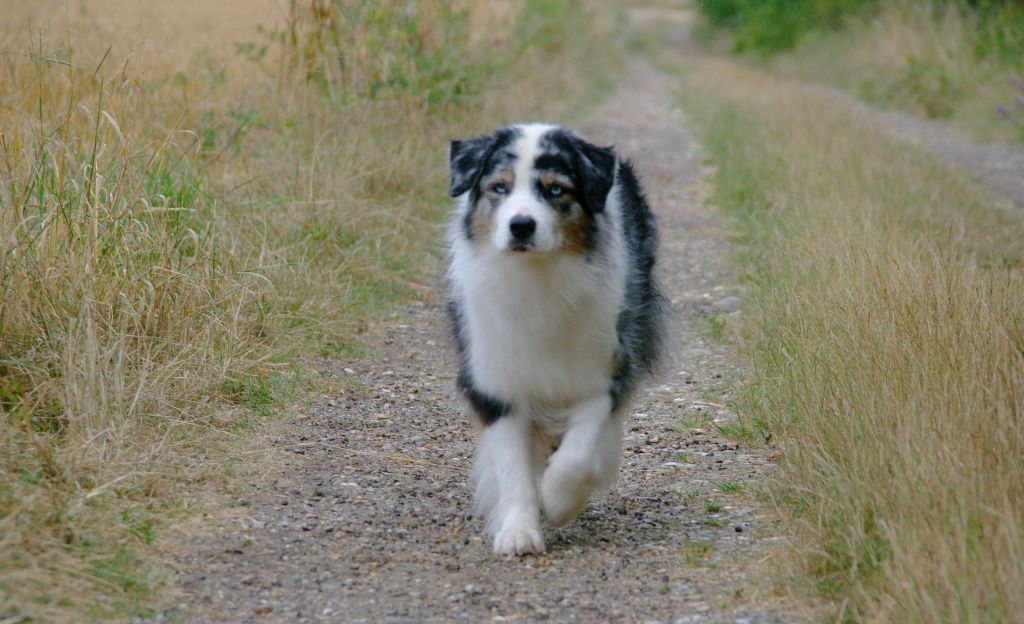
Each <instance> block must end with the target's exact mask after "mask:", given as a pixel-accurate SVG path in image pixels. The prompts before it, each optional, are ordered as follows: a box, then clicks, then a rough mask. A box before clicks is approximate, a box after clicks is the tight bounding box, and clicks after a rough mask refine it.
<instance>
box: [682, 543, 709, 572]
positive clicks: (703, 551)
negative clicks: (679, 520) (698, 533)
mask: <svg viewBox="0 0 1024 624" xmlns="http://www.w3.org/2000/svg"><path fill="white" fill-rule="evenodd" d="M711 549H712V544H711V542H691V543H689V544H687V545H686V546H684V547H683V549H682V551H681V552H680V553H679V557H680V558H681V559H682V561H683V563H684V564H686V565H688V566H690V567H691V568H699V567H702V566H704V565H705V563H704V560H705V559H706V558H707V556H708V555H709V554H710V553H711Z"/></svg>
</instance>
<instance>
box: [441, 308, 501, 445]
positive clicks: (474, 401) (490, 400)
mask: <svg viewBox="0 0 1024 624" xmlns="http://www.w3.org/2000/svg"><path fill="white" fill-rule="evenodd" d="M448 316H449V318H450V319H451V322H452V335H453V336H454V337H455V348H456V349H457V350H458V353H459V374H458V376H457V377H456V381H455V384H456V385H457V386H458V388H459V390H460V391H461V392H462V394H463V396H465V397H466V400H467V401H468V402H469V405H470V407H472V408H473V412H475V413H476V415H477V417H479V418H480V420H481V421H482V422H483V423H484V424H485V425H492V424H494V423H495V422H496V421H497V420H498V419H499V418H501V417H502V416H504V415H505V414H508V413H509V412H511V411H512V405H511V404H509V403H507V402H505V401H502V400H501V399H496V398H494V397H492V396H490V395H487V394H484V393H483V392H480V391H479V390H478V389H477V387H476V384H474V383H473V376H472V375H471V374H470V373H469V345H468V344H466V337H465V336H463V335H462V327H463V324H462V310H461V308H459V304H458V302H457V301H455V299H449V300H448Z"/></svg>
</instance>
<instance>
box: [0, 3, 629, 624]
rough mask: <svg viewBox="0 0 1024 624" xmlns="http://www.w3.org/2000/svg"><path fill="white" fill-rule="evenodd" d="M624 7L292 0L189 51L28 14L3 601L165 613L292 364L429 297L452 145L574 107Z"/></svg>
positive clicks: (4, 449)
mask: <svg viewBox="0 0 1024 624" xmlns="http://www.w3.org/2000/svg"><path fill="white" fill-rule="evenodd" d="M200 4H201V3H200ZM197 10H198V11H199V13H198V14H197V19H200V20H203V19H204V15H205V14H204V13H203V12H202V11H203V10H208V11H215V10H216V7H213V8H208V9H201V8H200V9H197ZM603 10H604V9H603V8H601V7H600V6H596V5H589V4H588V5H584V4H582V3H576V2H574V3H552V2H543V1H532V2H527V3H524V4H523V5H522V6H519V7H514V8H510V7H508V6H505V5H499V6H496V7H493V8H492V5H491V3H485V2H476V1H470V0H467V1H466V2H462V3H457V4H452V3H443V2H439V1H438V2H434V1H425V2H408V1H403V0H392V1H388V2H383V3H367V2H360V1H355V0H353V1H348V0H344V1H343V0H338V1H337V2H326V1H323V0H314V1H313V2H300V1H298V0H295V1H293V2H291V3H290V11H289V13H288V14H287V16H286V19H285V20H284V21H283V23H281V24H279V25H278V26H277V27H275V28H273V29H271V31H269V32H267V33H265V35H262V36H261V35H259V34H258V33H249V36H251V37H252V39H254V40H255V43H254V42H253V41H247V42H242V43H241V44H240V45H238V46H237V55H233V57H232V58H230V59H218V58H217V57H215V56H212V55H211V54H199V55H197V56H195V57H194V58H193V60H191V61H188V62H180V59H176V60H175V62H173V63H172V62H170V61H166V62H165V61H164V60H163V58H162V56H161V55H153V56H148V57H145V62H143V55H142V54H140V53H138V49H139V48H137V47H132V46H127V48H128V51H126V52H125V51H124V48H125V47H126V46H124V43H125V40H131V39H132V38H134V39H136V40H139V39H141V38H142V36H143V35H142V33H141V32H139V31H137V30H134V29H135V28H137V27H139V25H138V24H132V25H131V27H130V28H129V29H128V30H116V29H114V30H110V29H108V28H105V27H101V26H103V25H104V24H107V21H105V20H106V19H107V18H106V16H104V15H102V14H99V15H96V14H90V13H87V12H85V10H84V9H83V12H81V13H79V12H77V11H76V12H72V11H67V12H65V14H64V15H63V16H62V18H61V19H63V20H65V21H64V22H63V23H61V21H60V20H59V19H58V20H55V21H53V22H51V25H50V26H45V25H44V26H43V27H41V29H40V30H34V29H33V30H28V29H27V27H26V24H29V23H31V22H30V21H28V20H25V21H22V20H16V19H12V20H10V21H6V20H5V22H4V27H3V31H2V33H0V37H2V41H3V45H2V46H0V47H2V49H3V52H4V56H3V77H2V78H0V81H2V89H0V109H2V110H3V113H2V115H0V411H2V417H0V462H2V472H0V474H2V477H0V552H2V553H3V556H2V557H0V613H23V614H26V615H30V616H31V617H33V618H36V619H40V620H44V621H47V620H56V621H60V620H73V621H80V619H81V618H83V617H86V618H98V617H107V616H123V615H125V614H129V613H144V612H146V609H147V608H148V606H149V605H151V604H152V601H153V594H152V592H153V590H154V588H155V587H157V586H158V585H159V582H160V580H159V577H158V576H154V574H153V568H152V566H150V565H149V564H148V562H147V561H146V558H147V557H148V556H149V553H150V549H148V548H147V546H148V545H149V544H150V543H152V542H153V541H154V540H156V539H159V538H160V536H161V534H162V528H163V526H164V524H165V523H166V521H167V518H168V517H169V516H170V517H174V516H176V515H177V514H179V513H181V512H183V511H184V510H185V508H186V507H189V506H191V505H193V504H194V503H195V500H194V494H195V492H196V491H201V490H202V488H201V487H200V488H197V487H196V485H197V484H201V483H203V482H205V481H209V480H217V479H222V478H224V475H225V473H226V467H225V466H226V464H228V463H230V462H231V461H233V458H234V456H237V455H239V454H241V453H244V452H245V450H246V449H247V448H249V447H250V446H252V444H253V440H254V439H256V438H257V436H255V435H254V430H258V428H259V423H260V421H261V419H262V418H263V417H265V416H266V415H267V414H268V412H269V411H270V406H271V405H272V402H273V401H274V397H275V396H280V395H282V394H287V390H288V388H289V387H295V386H296V382H295V381H294V380H295V379H299V378H297V377H295V373H294V371H295V367H294V365H293V364H292V361H293V356H294V355H295V354H299V353H319V354H321V355H332V354H337V353H344V352H346V351H351V350H352V348H353V346H354V345H357V344H358V341H359V340H360V338H359V334H360V332H362V331H364V330H365V328H366V327H367V326H368V324H369V323H370V322H371V321H372V320H373V319H374V318H375V317H377V316H378V315H379V314H380V313H381V312H383V311H385V310H387V309H388V308H389V306H390V305H391V304H392V303H393V302H395V301H397V300H401V299H402V298H406V297H409V296H411V293H412V291H410V290H409V288H408V287H407V284H408V282H409V281H410V280H413V279H421V278H422V276H421V275H420V272H421V271H422V270H423V269H422V267H423V266H428V267H429V266H430V262H429V257H430V250H431V249H433V248H436V247H437V241H438V236H439V233H440V228H439V227H438V225H437V221H438V218H439V216H440V214H441V213H442V211H443V206H444V202H443V190H444V188H445V183H444V178H445V156H446V145H447V143H446V140H447V139H448V138H450V137H452V136H456V135H463V134H466V133H470V132H477V131H480V130H483V129H487V128H489V127H492V126H494V125H497V124H501V123H505V122H508V121H512V120H516V119H520V118H525V117H531V116H534V115H546V116H549V115H554V116H557V115H561V114H566V113H567V112H571V111H570V110H569V107H570V106H572V105H573V103H579V102H580V101H581V99H582V98H584V97H586V96H587V95H588V94H589V93H590V92H591V91H590V90H591V89H592V88H593V86H594V81H593V80H590V79H588V78H587V76H588V74H587V72H586V70H585V68H587V67H591V68H592V67H595V64H598V65H599V64H602V63H606V62H610V60H611V58H612V57H611V51H610V50H609V49H608V47H607V46H601V47H600V48H598V47H596V46H595V45H594V44H593V43H592V42H593V41H595V40H596V39H599V38H600V36H601V34H602V33H603V34H604V35H608V36H610V31H609V28H610V25H611V20H610V19H609V18H608V17H607V15H606V14H605V13H602V11H603ZM570 11H571V12H572V14H573V15H574V16H576V17H574V20H573V21H572V28H571V29H570V28H566V27H565V26H566V25H567V24H569V20H567V19H566V18H567V15H568V13H569V12H570ZM580 15H583V16H585V17H583V18H582V19H581V18H580V17H579V16H580ZM602 15H604V17H602ZM207 17H209V16H207ZM37 23H38V22H37ZM204 23H206V22H205V21H204ZM231 34H232V35H236V34H237V33H235V32H232V33H231ZM169 56H173V54H172V55H169ZM570 68H571V69H570ZM589 75H593V73H591V74H589ZM552 94H556V95H554V96H553V95H552ZM425 260H426V261H425ZM187 492H191V493H192V494H193V496H190V495H189V494H188V493H187Z"/></svg>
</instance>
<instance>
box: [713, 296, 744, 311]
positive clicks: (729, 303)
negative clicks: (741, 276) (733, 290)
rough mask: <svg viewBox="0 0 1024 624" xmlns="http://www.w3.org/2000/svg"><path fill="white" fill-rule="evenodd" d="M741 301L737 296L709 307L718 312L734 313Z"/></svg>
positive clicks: (721, 300) (726, 298)
mask: <svg viewBox="0 0 1024 624" xmlns="http://www.w3.org/2000/svg"><path fill="white" fill-rule="evenodd" d="M742 303H743V300H742V299H740V298H739V297H737V296H735V295H734V296H731V297H725V298H724V299H719V300H718V301H716V302H714V303H712V304H711V307H712V308H714V309H716V310H718V311H719V312H725V313H729V312H735V311H736V310H739V309H740V304H742Z"/></svg>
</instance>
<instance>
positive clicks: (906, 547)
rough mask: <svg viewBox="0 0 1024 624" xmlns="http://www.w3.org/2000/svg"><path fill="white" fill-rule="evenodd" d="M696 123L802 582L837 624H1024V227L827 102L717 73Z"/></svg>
mask: <svg viewBox="0 0 1024 624" xmlns="http://www.w3.org/2000/svg"><path fill="white" fill-rule="evenodd" d="M684 85H685V89H684V92H685V94H686V97H685V99H686V102H687V105H688V107H689V109H690V110H691V111H693V112H694V114H695V115H696V116H697V118H698V120H699V122H700V123H701V124H702V125H703V126H704V127H705V129H706V138H707V142H708V145H709V147H710V149H711V151H712V153H713V154H714V156H715V158H716V160H717V161H718V163H719V170H718V173H717V176H716V179H717V184H718V192H717V196H716V199H717V202H718V203H719V204H720V205H721V206H722V207H723V208H724V209H725V210H726V211H727V212H728V213H729V214H730V215H731V216H732V217H733V218H734V219H735V221H736V223H737V224H738V225H739V228H740V231H741V232H742V234H743V243H744V245H743V249H744V252H743V255H742V257H741V261H742V265H743V267H744V268H745V269H746V273H745V275H746V281H747V282H748V288H749V312H750V319H751V320H750V323H749V327H748V336H749V339H750V344H751V347H750V351H749V357H750V358H751V362H752V371H753V378H752V379H751V380H750V384H749V386H748V387H747V388H746V390H745V398H744V401H743V402H742V405H741V407H742V410H741V412H742V415H743V418H744V423H745V425H746V428H747V432H748V433H750V434H751V435H767V434H768V433H771V434H772V435H773V438H774V439H775V440H778V441H779V444H780V445H781V448H782V457H783V459H782V461H781V465H780V469H779V472H778V473H777V474H776V478H775V479H774V481H773V483H772V484H771V485H770V492H771V495H772V497H773V498H774V500H775V501H777V503H778V504H779V505H780V508H781V510H782V512H783V516H784V517H785V518H786V523H787V525H788V528H789V530H790V531H791V532H792V540H791V542H790V545H791V547H792V552H793V557H792V560H791V561H789V562H788V563H789V564H790V566H789V567H788V570H789V571H790V573H791V574H792V575H793V577H794V580H795V581H796V582H797V584H798V586H800V587H802V588H804V589H809V590H810V591H812V592H813V591H817V592H820V593H821V594H823V595H824V596H825V597H826V598H829V599H830V600H832V601H833V602H834V604H835V605H836V607H835V617H836V619H838V620H842V621H862V620H863V621H880V622H1009V621H1016V620H1017V619H1019V617H1020V613H1022V612H1024V595H1022V594H1021V592H1020V588H1021V587H1024V461H1022V459H1024V393H1022V388H1024V297H1021V293H1022V292H1024V262H1022V257H1024V256H1022V252H1024V217H1022V216H1021V215H1020V214H1019V213H1016V212H1011V211H1009V210H1007V209H1006V208H1005V207H1000V206H999V205H997V204H996V203H995V202H994V201H993V199H992V198H991V197H989V196H988V195H986V194H985V193H983V192H981V191H979V190H978V189H977V188H975V187H973V186H971V185H970V184H968V183H967V182H965V181H964V180H963V178H962V177H961V176H959V175H957V174H955V173H953V172H950V171H949V170H947V169H946V168H945V167H944V166H942V165H941V164H939V163H937V162H936V161H934V160H933V159H931V158H928V157H926V156H924V155H922V154H921V153H919V152H916V151H914V150H913V149H910V148H908V147H905V146H902V145H900V144H898V143H895V142H893V141H892V140H890V139H888V138H887V137H886V136H884V135H882V134H881V133H880V132H879V131H877V130H876V129H874V128H873V127H871V126H870V125H868V124H867V122H865V121H862V120H859V119H857V118H855V117H853V116H852V115H850V114H849V113H847V112H844V111H842V110H836V109H835V107H834V105H832V104H831V103H830V102H829V101H828V100H826V99H820V98H816V97H812V96H808V95H805V94H802V93H801V92H800V91H799V90H796V89H793V88H792V87H791V86H790V85H788V84H786V83H785V82H780V81H778V80H774V79H771V78H768V77H766V75H764V74H763V73H759V72H755V71H752V70H748V69H742V68H739V67H737V66H736V65H733V64H729V63H725V62H722V61H709V62H705V63H702V64H700V65H699V66H697V67H695V68H692V69H691V70H690V71H689V73H688V74H687V77H686V78H685V80H684Z"/></svg>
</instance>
